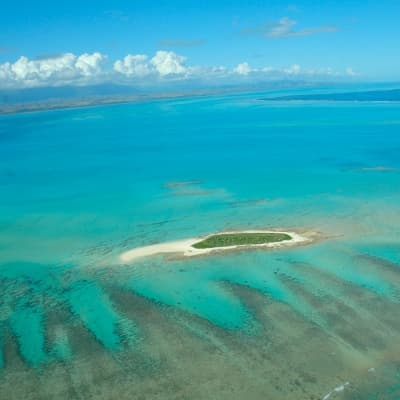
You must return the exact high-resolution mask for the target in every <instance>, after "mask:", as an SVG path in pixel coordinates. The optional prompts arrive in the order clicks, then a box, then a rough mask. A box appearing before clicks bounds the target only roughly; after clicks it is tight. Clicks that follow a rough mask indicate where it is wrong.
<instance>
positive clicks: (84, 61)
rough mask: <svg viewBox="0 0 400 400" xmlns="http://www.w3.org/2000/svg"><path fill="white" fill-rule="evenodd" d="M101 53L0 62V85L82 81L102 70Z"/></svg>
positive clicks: (102, 56) (57, 83) (37, 84)
mask: <svg viewBox="0 0 400 400" xmlns="http://www.w3.org/2000/svg"><path fill="white" fill-rule="evenodd" d="M105 58H106V57H105V56H104V55H103V54H100V53H93V54H88V53H84V54H82V55H80V56H78V57H77V56H75V55H74V54H72V53H66V54H61V55H59V56H56V57H51V58H44V59H40V60H30V59H28V58H27V57H25V56H22V57H20V58H19V59H18V60H17V61H16V62H14V63H9V62H7V63H4V64H1V65H0V87H4V86H5V87H36V86H46V85H47V86H58V85H62V84H68V83H71V82H74V83H76V84H80V83H85V81H86V80H88V79H89V78H93V77H95V76H98V75H99V74H101V72H102V68H101V64H102V62H103V61H104V60H105Z"/></svg>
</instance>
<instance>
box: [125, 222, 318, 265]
mask: <svg viewBox="0 0 400 400" xmlns="http://www.w3.org/2000/svg"><path fill="white" fill-rule="evenodd" d="M247 233H260V234H275V235H276V234H281V235H287V237H288V239H285V240H279V241H274V242H266V243H257V244H240V245H232V246H223V247H209V248H198V247H194V246H195V245H196V244H198V243H199V242H204V241H206V240H207V239H210V238H212V237H214V236H217V235H229V234H247ZM320 236H321V235H320V234H319V233H317V232H313V231H306V232H301V233H299V232H294V231H278V230H276V231H273V230H243V231H224V232H218V233H213V234H210V235H207V236H202V237H195V238H190V239H182V240H176V241H173V242H164V243H157V244H153V245H150V246H143V247H137V248H135V249H132V250H128V251H126V252H124V253H122V254H121V255H120V257H119V258H120V261H122V262H124V263H126V262H131V261H134V260H136V259H139V258H143V257H148V256H155V255H163V254H175V255H177V256H182V257H194V256H202V255H207V254H211V253H217V252H228V251H234V250H246V249H249V250H250V249H254V248H265V249H271V248H282V247H291V246H298V245H305V244H311V243H313V242H315V241H316V240H317V239H318V238H319V237H320Z"/></svg>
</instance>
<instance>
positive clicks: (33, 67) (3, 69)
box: [0, 50, 359, 90]
mask: <svg viewBox="0 0 400 400" xmlns="http://www.w3.org/2000/svg"><path fill="white" fill-rule="evenodd" d="M106 59H107V56H106V55H104V54H101V53H99V52H95V53H92V54H89V53H84V54H81V55H78V56H76V55H74V54H73V53H65V54H59V55H54V56H48V57H42V58H40V59H34V60H31V59H29V58H27V57H25V56H22V57H20V58H19V59H18V60H16V61H15V62H13V63H11V62H5V63H3V64H0V90H1V89H6V88H10V89H11V88H17V89H18V88H31V87H46V86H62V85H93V84H98V83H103V82H107V81H108V82H115V83H117V82H118V83H123V84H131V85H133V84H144V85H149V84H150V85H151V84H158V83H162V82H163V81H168V80H170V81H175V80H185V79H186V80H187V79H194V80H199V81H203V82H204V83H206V82H211V81H223V80H225V81H226V80H229V79H231V80H232V81H233V82H235V81H237V80H239V81H240V80H241V79H244V78H245V79H246V80H249V79H253V80H254V81H262V80H277V79H303V78H304V79H306V78H310V79H324V78H326V77H347V78H351V77H355V76H358V75H359V74H358V73H356V72H355V71H354V70H353V69H351V68H347V69H346V70H345V71H344V72H342V73H339V72H336V71H334V70H333V69H331V68H315V69H310V68H303V67H301V66H299V65H297V64H293V65H291V66H289V67H281V68H276V67H271V66H258V67H251V66H250V65H249V63H248V62H246V61H244V62H242V63H240V64H238V65H237V66H236V67H233V68H228V67H227V66H223V65H221V66H212V65H211V66H196V65H187V64H186V57H184V56H182V55H179V54H176V53H175V52H173V51H161V50H160V51H157V52H156V53H155V54H154V55H153V56H152V57H151V56H148V55H146V54H128V55H126V56H125V57H123V58H122V59H119V60H116V61H114V62H113V63H112V64H111V65H110V66H109V67H108V68H107V65H105V60H106Z"/></svg>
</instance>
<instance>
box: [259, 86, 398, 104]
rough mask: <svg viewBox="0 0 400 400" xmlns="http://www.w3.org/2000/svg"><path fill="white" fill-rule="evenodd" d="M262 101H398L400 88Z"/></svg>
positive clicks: (270, 98)
mask: <svg viewBox="0 0 400 400" xmlns="http://www.w3.org/2000/svg"><path fill="white" fill-rule="evenodd" d="M261 100H264V101H326V102H329V101H335V102H337V101H340V102H400V89H386V90H367V91H365V90H364V91H358V92H354V91H353V92H340V93H312V94H294V95H287V96H277V97H269V98H263V99H261Z"/></svg>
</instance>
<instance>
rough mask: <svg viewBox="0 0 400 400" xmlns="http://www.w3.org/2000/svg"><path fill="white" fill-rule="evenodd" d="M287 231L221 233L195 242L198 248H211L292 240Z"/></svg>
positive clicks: (195, 246)
mask: <svg viewBox="0 0 400 400" xmlns="http://www.w3.org/2000/svg"><path fill="white" fill-rule="evenodd" d="M291 239H292V237H291V236H290V235H288V234H287V233H280V232H266V233H220V234H216V235H212V236H209V237H208V238H206V239H204V240H202V241H200V242H198V243H195V244H194V245H193V247H194V248H196V249H209V248H213V247H229V246H245V245H256V244H259V245H261V244H268V243H276V242H282V241H284V240H291Z"/></svg>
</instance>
